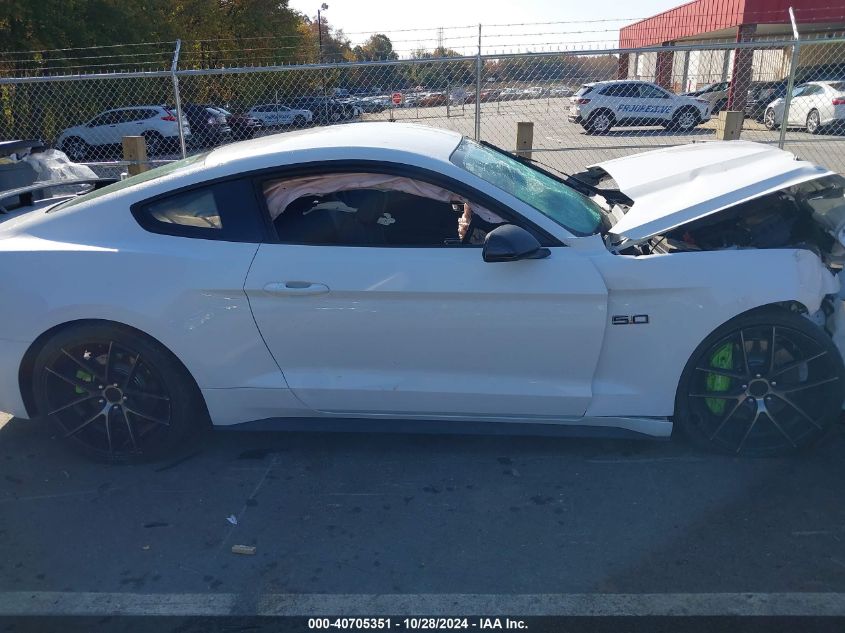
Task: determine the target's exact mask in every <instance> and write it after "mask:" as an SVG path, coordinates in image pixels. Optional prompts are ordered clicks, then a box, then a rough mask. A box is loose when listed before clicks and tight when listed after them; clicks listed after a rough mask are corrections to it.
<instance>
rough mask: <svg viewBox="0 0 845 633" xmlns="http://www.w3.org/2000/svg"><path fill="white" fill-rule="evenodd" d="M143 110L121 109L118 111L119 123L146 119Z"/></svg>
mask: <svg viewBox="0 0 845 633" xmlns="http://www.w3.org/2000/svg"><path fill="white" fill-rule="evenodd" d="M143 112H144V111H143V110H138V109H132V110H121V111H120V112H118V113H117V115H118V117H117V122H118V123H132V122H133V121H140V120H141V119H145V118H146V117H145V116H143Z"/></svg>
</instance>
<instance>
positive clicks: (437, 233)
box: [262, 173, 505, 247]
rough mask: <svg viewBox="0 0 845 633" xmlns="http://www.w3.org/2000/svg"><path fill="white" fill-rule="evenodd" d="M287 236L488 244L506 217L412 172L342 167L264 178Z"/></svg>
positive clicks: (273, 213) (322, 241)
mask: <svg viewBox="0 0 845 633" xmlns="http://www.w3.org/2000/svg"><path fill="white" fill-rule="evenodd" d="M262 188H263V191H264V195H265V198H266V201H267V208H268V211H269V212H270V217H271V218H272V220H273V226H274V228H275V229H276V233H277V235H278V238H279V241H281V242H284V243H293V244H303V245H332V246H418V247H420V246H421V247H439V246H461V245H470V246H473V245H480V244H482V243H483V242H484V238H485V237H486V235H487V233H488V232H489V231H491V230H492V229H493V228H495V227H496V226H498V225H499V224H503V223H504V222H505V220H504V219H503V218H501V217H500V216H498V215H496V214H495V213H493V212H491V211H489V210H487V209H485V208H483V207H481V206H480V205H478V204H475V203H473V202H472V201H470V200H467V199H466V198H464V197H462V196H460V195H457V194H454V193H452V192H450V191H448V190H446V189H443V188H441V187H438V186H436V185H432V184H429V183H425V182H422V181H417V180H412V179H410V178H404V177H398V176H392V175H388V174H373V173H337V174H326V175H322V176H307V177H301V178H289V179H277V180H270V181H266V182H264V183H263V185H262Z"/></svg>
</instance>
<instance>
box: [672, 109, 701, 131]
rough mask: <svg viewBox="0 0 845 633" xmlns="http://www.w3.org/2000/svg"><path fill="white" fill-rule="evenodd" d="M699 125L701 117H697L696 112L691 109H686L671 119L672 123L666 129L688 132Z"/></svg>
mask: <svg viewBox="0 0 845 633" xmlns="http://www.w3.org/2000/svg"><path fill="white" fill-rule="evenodd" d="M699 123H701V117H700V116H699V115H698V112H696V111H695V110H693V109H692V108H687V109H685V110H681V111H680V112H678V113H677V114H676V115H675V116H674V117H672V121H671V123H670V124H669V126H668V127H669V129H670V130H678V131H680V132H689V131H690V130H691V129H693V128H694V127H695V126H696V125H698V124H699Z"/></svg>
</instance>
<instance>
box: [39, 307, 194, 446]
mask: <svg viewBox="0 0 845 633" xmlns="http://www.w3.org/2000/svg"><path fill="white" fill-rule="evenodd" d="M32 384H33V391H34V394H33V395H34V398H35V405H36V407H37V409H38V412H39V414H40V415H41V416H42V417H45V418H48V419H49V420H50V422H51V424H52V425H53V428H54V429H55V430H56V431H57V435H58V437H59V438H60V439H61V440H62V441H64V442H65V443H66V444H67V445H68V446H70V447H71V448H72V449H73V450H75V451H77V452H79V453H81V454H83V455H85V456H86V457H89V458H91V459H94V460H97V461H110V462H113V461H122V462H139V461H154V460H158V459H162V458H164V457H167V456H168V455H171V454H173V453H174V452H175V451H176V450H177V449H179V448H180V447H181V446H183V445H184V444H185V443H186V441H187V440H188V439H189V438H190V437H191V436H192V435H194V434H195V433H196V432H197V431H199V430H201V429H203V428H207V427H208V426H209V422H208V413H207V411H206V408H205V402H204V401H203V398H202V395H201V393H200V391H199V388H198V387H197V386H196V383H195V382H194V380H193V378H192V377H191V375H190V374H189V373H188V371H187V370H186V369H185V367H184V366H183V365H182V364H181V363H180V362H179V361H178V360H177V359H176V357H175V356H174V355H173V354H172V353H171V352H169V351H168V350H167V349H165V348H164V347H162V346H161V345H160V344H159V343H157V342H156V341H154V340H152V339H150V338H149V337H147V336H145V335H143V334H141V333H140V332H137V331H136V330H133V329H131V328H128V327H125V326H121V325H117V324H111V323H96V322H93V323H83V324H79V325H73V326H70V327H68V328H65V329H63V330H60V331H59V332H58V333H57V334H56V335H55V336H53V337H52V338H50V339H49V340H48V341H47V342H46V343H45V344H44V346H43V347H42V348H41V350H40V351H39V352H38V355H37V356H36V358H35V363H34V365H33V377H32ZM113 385H117V386H116V387H115V386H113Z"/></svg>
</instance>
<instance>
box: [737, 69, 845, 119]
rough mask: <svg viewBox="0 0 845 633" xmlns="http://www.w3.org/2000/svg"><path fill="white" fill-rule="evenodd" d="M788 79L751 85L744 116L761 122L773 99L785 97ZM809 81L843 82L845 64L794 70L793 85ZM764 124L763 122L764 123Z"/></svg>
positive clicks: (844, 78) (758, 82) (844, 79)
mask: <svg viewBox="0 0 845 633" xmlns="http://www.w3.org/2000/svg"><path fill="white" fill-rule="evenodd" d="M788 81H789V80H788V78H786V77H785V78H783V79H779V80H777V81H757V82H754V83H752V84H751V88H750V89H749V91H748V99H747V101H746V105H745V116H747V117H751V118H753V119H756V120H758V121H763V117H764V115H765V113H766V109H767V108H768V107H769V104H770V103H772V101H774V100H775V99H778V98H781V97H784V96H785V95H786V87H787V85H789V84H788ZM811 81H845V63H840V62H835V63H831V64H817V65H815V66H802V67H800V68H798V69H796V70H795V80H794V82H793V84H794V85H795V86H800V85H802V84H805V83H809V82H811ZM764 122H765V121H764Z"/></svg>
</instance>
